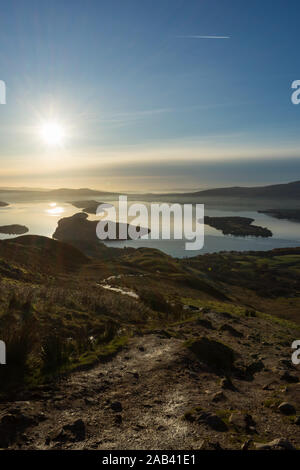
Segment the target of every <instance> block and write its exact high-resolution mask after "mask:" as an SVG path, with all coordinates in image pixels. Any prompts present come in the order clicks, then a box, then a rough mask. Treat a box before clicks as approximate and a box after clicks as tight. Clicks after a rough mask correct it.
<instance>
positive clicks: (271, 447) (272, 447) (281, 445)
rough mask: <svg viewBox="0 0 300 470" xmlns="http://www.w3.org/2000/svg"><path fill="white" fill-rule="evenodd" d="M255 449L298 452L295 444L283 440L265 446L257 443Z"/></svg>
mask: <svg viewBox="0 0 300 470" xmlns="http://www.w3.org/2000/svg"><path fill="white" fill-rule="evenodd" d="M255 448H256V450H276V449H283V450H296V449H295V447H294V446H293V444H291V443H290V441H288V440H287V439H283V438H278V439H274V441H271V442H267V443H265V444H261V443H255Z"/></svg>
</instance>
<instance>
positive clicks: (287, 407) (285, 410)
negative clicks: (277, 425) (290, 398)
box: [278, 401, 296, 416]
mask: <svg viewBox="0 0 300 470" xmlns="http://www.w3.org/2000/svg"><path fill="white" fill-rule="evenodd" d="M278 410H279V411H280V413H282V414H284V415H288V416H289V415H294V414H296V408H295V407H294V406H293V405H292V404H291V403H288V402H286V401H285V402H283V403H281V404H280V405H279V406H278Z"/></svg>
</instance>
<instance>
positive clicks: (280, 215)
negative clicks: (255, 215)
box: [257, 209, 300, 222]
mask: <svg viewBox="0 0 300 470" xmlns="http://www.w3.org/2000/svg"><path fill="white" fill-rule="evenodd" d="M257 212H259V213H260V214H267V215H270V216H271V217H275V218H276V219H285V220H291V221H293V222H300V209H265V210H260V211H257Z"/></svg>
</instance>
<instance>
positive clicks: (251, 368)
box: [246, 359, 265, 375]
mask: <svg viewBox="0 0 300 470" xmlns="http://www.w3.org/2000/svg"><path fill="white" fill-rule="evenodd" d="M264 367H265V365H264V363H263V361H262V360H261V359H260V360H258V361H254V362H251V363H250V364H248V365H247V366H246V373H247V374H249V375H254V374H256V373H257V372H261V371H262V370H263V369H264Z"/></svg>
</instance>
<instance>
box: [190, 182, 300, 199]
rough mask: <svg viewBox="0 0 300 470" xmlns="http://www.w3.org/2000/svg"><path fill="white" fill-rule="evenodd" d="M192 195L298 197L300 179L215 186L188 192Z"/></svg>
mask: <svg viewBox="0 0 300 470" xmlns="http://www.w3.org/2000/svg"><path fill="white" fill-rule="evenodd" d="M189 195H193V196H203V197H241V198H253V197H257V198H266V199H269V198H285V199H300V181H294V182H292V183H285V184H274V185H269V186H255V187H241V186H233V187H230V188H216V189H206V190H204V191H198V192H196V193H192V194H191V193H190V194H189Z"/></svg>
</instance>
